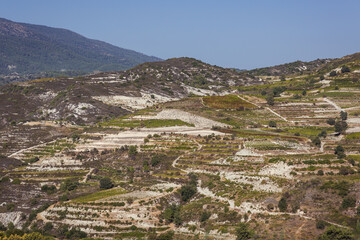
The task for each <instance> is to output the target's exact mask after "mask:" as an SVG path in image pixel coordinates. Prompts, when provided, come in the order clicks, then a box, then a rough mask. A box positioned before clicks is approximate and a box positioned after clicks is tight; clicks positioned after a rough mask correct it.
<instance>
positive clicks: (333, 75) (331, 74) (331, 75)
mask: <svg viewBox="0 0 360 240" xmlns="http://www.w3.org/2000/svg"><path fill="white" fill-rule="evenodd" d="M329 75H330V77H335V76H336V75H337V73H336V71H332V72H330V74H329Z"/></svg>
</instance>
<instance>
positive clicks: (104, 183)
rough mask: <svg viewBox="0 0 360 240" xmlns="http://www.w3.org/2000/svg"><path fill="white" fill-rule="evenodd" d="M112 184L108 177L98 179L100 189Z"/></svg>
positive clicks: (110, 186)
mask: <svg viewBox="0 0 360 240" xmlns="http://www.w3.org/2000/svg"><path fill="white" fill-rule="evenodd" d="M113 186H114V184H113V183H112V181H111V179H110V178H108V177H104V178H102V179H100V188H101V189H110V188H112V187H113Z"/></svg>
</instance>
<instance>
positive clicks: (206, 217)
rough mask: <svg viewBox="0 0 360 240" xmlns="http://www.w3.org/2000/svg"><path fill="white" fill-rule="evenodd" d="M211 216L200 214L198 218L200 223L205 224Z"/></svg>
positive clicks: (205, 213)
mask: <svg viewBox="0 0 360 240" xmlns="http://www.w3.org/2000/svg"><path fill="white" fill-rule="evenodd" d="M210 216H211V213H210V212H206V211H205V212H202V214H201V216H200V222H205V221H206V220H208V219H209V218H210Z"/></svg>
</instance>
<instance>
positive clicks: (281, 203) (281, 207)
mask: <svg viewBox="0 0 360 240" xmlns="http://www.w3.org/2000/svg"><path fill="white" fill-rule="evenodd" d="M287 206H288V205H287V202H286V199H285V198H281V199H280V201H279V203H278V207H279V210H280V211H281V212H285V211H286V209H287Z"/></svg>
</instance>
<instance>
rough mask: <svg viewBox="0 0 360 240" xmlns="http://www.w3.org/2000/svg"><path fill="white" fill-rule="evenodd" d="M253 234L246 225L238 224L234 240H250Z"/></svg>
mask: <svg viewBox="0 0 360 240" xmlns="http://www.w3.org/2000/svg"><path fill="white" fill-rule="evenodd" d="M253 235H254V233H253V232H252V231H251V230H250V229H249V226H248V224H246V223H240V224H239V225H238V227H237V228H236V240H246V239H251V238H252V237H253Z"/></svg>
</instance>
